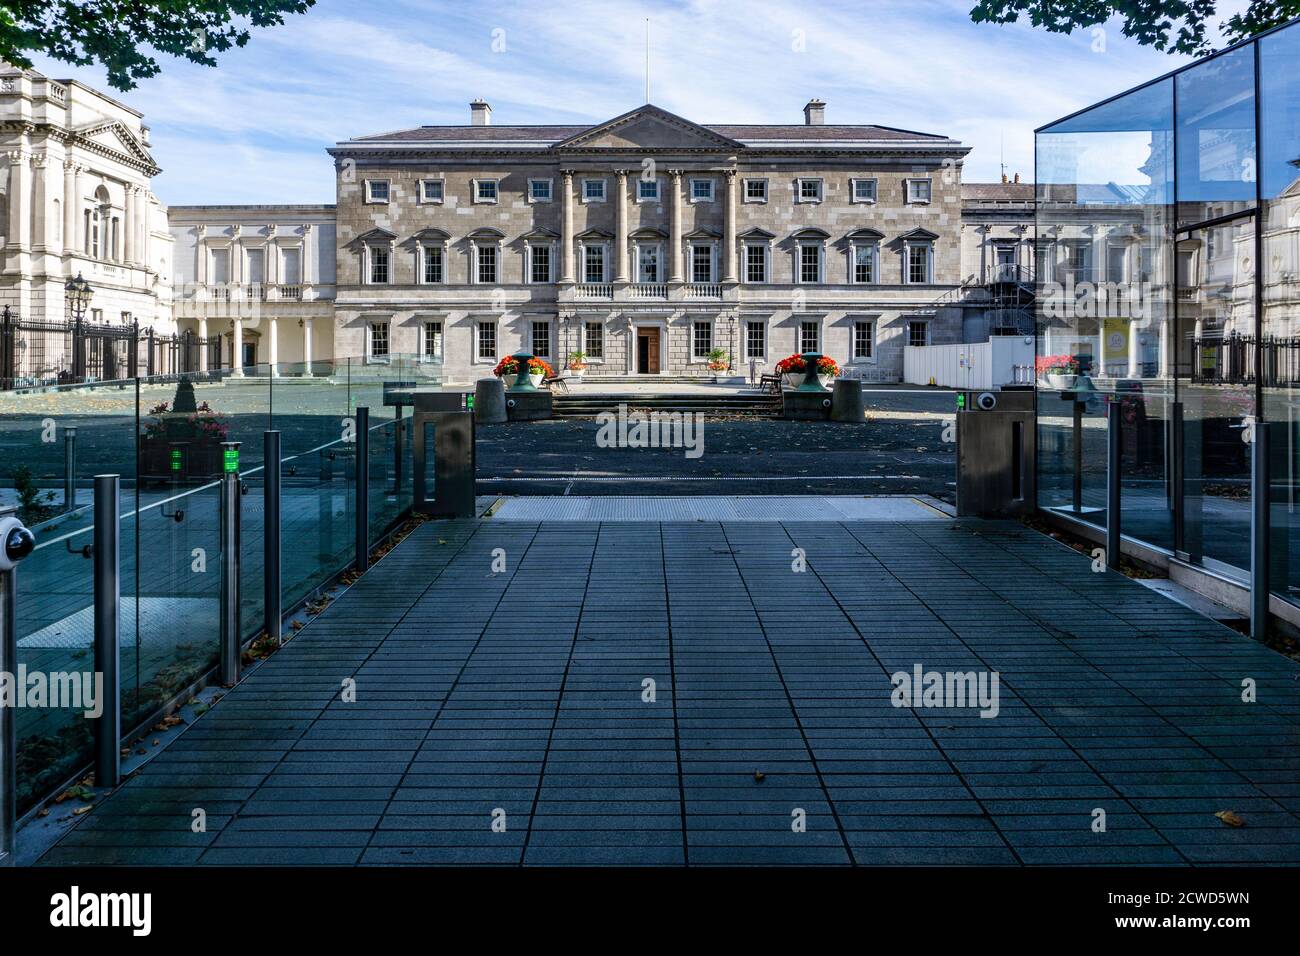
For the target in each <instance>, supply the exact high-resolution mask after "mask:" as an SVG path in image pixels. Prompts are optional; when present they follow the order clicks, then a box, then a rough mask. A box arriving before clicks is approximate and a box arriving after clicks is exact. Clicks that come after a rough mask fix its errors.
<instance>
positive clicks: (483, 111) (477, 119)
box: [469, 100, 492, 126]
mask: <svg viewBox="0 0 1300 956" xmlns="http://www.w3.org/2000/svg"><path fill="white" fill-rule="evenodd" d="M469 125H470V126H491V125H492V107H490V106H488V104H487V101H486V100H473V101H471V102H470V104H469Z"/></svg>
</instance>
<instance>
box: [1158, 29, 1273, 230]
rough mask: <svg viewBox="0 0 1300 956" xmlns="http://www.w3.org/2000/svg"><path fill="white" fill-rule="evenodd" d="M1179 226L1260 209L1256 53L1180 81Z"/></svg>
mask: <svg viewBox="0 0 1300 956" xmlns="http://www.w3.org/2000/svg"><path fill="white" fill-rule="evenodd" d="M1175 91H1176V96H1177V107H1178V135H1177V142H1178V223H1179V225H1180V226H1181V225H1193V224H1196V223H1200V222H1205V221H1206V220H1209V219H1214V218H1216V217H1219V216H1224V215H1228V214H1230V213H1234V212H1239V211H1241V210H1243V209H1248V208H1250V207H1251V206H1253V205H1254V204H1255V179H1256V175H1257V172H1256V158H1255V48H1254V46H1253V45H1247V46H1244V47H1240V48H1238V49H1236V50H1233V51H1231V52H1228V53H1224V54H1222V55H1220V56H1216V57H1213V58H1211V59H1209V60H1206V61H1204V62H1203V63H1199V64H1197V65H1196V66H1194V67H1192V68H1191V69H1189V70H1187V71H1185V72H1183V73H1180V74H1178V76H1177V77H1176V79H1175Z"/></svg>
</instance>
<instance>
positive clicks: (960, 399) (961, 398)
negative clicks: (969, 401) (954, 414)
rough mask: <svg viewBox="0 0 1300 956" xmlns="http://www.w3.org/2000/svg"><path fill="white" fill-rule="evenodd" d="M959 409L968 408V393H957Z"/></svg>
mask: <svg viewBox="0 0 1300 956" xmlns="http://www.w3.org/2000/svg"><path fill="white" fill-rule="evenodd" d="M957 407H958V408H965V407H966V393H965V392H958V393H957Z"/></svg>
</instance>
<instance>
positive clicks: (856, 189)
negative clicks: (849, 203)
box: [853, 179, 876, 202]
mask: <svg viewBox="0 0 1300 956" xmlns="http://www.w3.org/2000/svg"><path fill="white" fill-rule="evenodd" d="M853 201H854V202H875V201H876V181H875V180H874V179H855V180H853Z"/></svg>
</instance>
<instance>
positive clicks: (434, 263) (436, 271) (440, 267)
mask: <svg viewBox="0 0 1300 956" xmlns="http://www.w3.org/2000/svg"><path fill="white" fill-rule="evenodd" d="M423 253H424V282H425V284H426V285H439V284H441V283H442V282H444V281H446V270H445V269H444V265H445V263H444V262H443V259H442V246H424V247H423Z"/></svg>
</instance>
